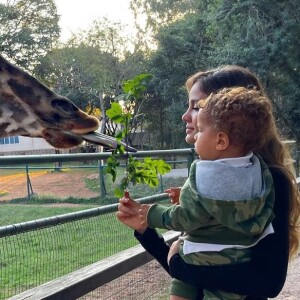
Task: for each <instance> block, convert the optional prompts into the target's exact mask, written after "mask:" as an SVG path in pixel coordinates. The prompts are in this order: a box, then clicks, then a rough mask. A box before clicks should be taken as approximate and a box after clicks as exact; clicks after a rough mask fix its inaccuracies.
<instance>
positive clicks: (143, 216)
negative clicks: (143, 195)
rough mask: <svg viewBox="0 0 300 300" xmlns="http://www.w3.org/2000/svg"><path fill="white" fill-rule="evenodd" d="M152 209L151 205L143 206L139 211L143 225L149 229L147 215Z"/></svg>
mask: <svg viewBox="0 0 300 300" xmlns="http://www.w3.org/2000/svg"><path fill="white" fill-rule="evenodd" d="M150 207H151V205H149V204H142V205H141V207H140V209H139V211H138V214H139V218H140V221H141V224H144V225H145V226H147V227H148V223H147V214H148V211H149V209H150Z"/></svg>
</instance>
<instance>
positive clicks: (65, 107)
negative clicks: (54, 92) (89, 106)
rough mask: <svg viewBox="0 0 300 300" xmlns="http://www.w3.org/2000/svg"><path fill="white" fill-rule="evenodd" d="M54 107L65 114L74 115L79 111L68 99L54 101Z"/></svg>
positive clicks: (52, 103) (52, 102)
mask: <svg viewBox="0 0 300 300" xmlns="http://www.w3.org/2000/svg"><path fill="white" fill-rule="evenodd" d="M51 105H52V107H54V108H56V109H59V110H61V111H63V112H64V113H65V114H68V115H70V114H73V113H75V112H77V111H78V107H77V106H75V105H74V104H73V103H72V102H71V101H68V100H66V99H63V98H62V99H54V100H52V101H51Z"/></svg>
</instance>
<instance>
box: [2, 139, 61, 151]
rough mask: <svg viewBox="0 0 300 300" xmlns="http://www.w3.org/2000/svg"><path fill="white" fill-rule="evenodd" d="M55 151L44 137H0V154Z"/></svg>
mask: <svg viewBox="0 0 300 300" xmlns="http://www.w3.org/2000/svg"><path fill="white" fill-rule="evenodd" d="M33 153H55V148H54V147H52V146H51V145H49V144H48V143H47V142H46V141H45V140H44V139H41V138H29V137H24V136H11V137H4V138H0V155H13V154H33Z"/></svg>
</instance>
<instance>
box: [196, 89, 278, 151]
mask: <svg viewBox="0 0 300 300" xmlns="http://www.w3.org/2000/svg"><path fill="white" fill-rule="evenodd" d="M198 105H199V107H200V108H202V109H203V112H205V113H207V114H208V120H209V121H210V122H212V123H213V124H214V127H215V128H216V129H217V130H220V131H223V132H225V133H226V134H227V135H228V136H229V141H230V143H231V144H232V145H235V146H239V147H242V148H243V149H244V150H246V151H250V150H251V151H254V152H259V150H260V149H261V148H262V147H263V146H264V145H265V144H266V143H267V142H268V141H269V140H270V139H271V138H272V132H273V131H272V129H273V128H274V126H276V125H275V120H274V117H273V113H272V104H271V102H270V100H269V99H268V97H267V96H266V95H265V94H263V93H262V92H260V91H258V90H256V89H248V88H245V87H234V88H224V89H222V90H220V91H219V92H217V93H212V94H210V96H208V97H207V98H205V99H203V100H200V101H199V103H198Z"/></svg>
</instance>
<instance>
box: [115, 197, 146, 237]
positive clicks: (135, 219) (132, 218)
mask: <svg viewBox="0 0 300 300" xmlns="http://www.w3.org/2000/svg"><path fill="white" fill-rule="evenodd" d="M119 202H120V203H119V206H118V211H117V213H116V216H117V218H118V220H119V221H120V222H121V223H123V224H124V225H126V226H128V227H129V228H132V229H134V230H136V231H137V232H138V233H140V234H143V233H144V232H145V230H146V229H147V227H148V226H147V224H141V220H140V218H139V215H138V210H139V208H140V206H141V204H140V203H138V202H136V201H134V200H133V199H131V198H130V196H127V197H126V196H125V197H123V198H121V199H119Z"/></svg>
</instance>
